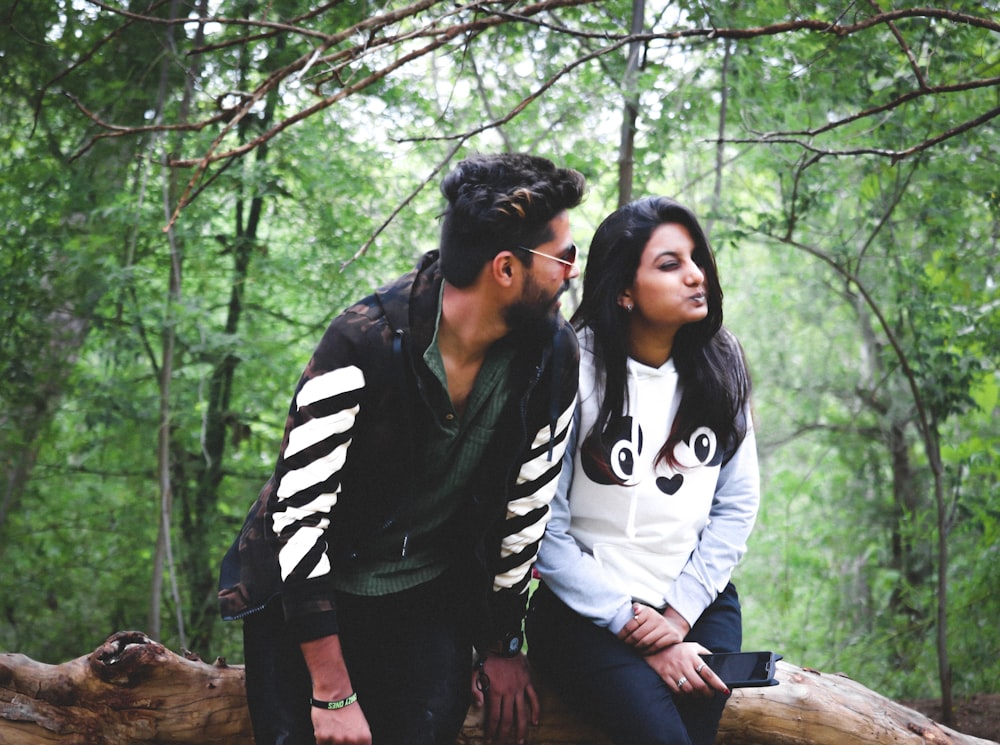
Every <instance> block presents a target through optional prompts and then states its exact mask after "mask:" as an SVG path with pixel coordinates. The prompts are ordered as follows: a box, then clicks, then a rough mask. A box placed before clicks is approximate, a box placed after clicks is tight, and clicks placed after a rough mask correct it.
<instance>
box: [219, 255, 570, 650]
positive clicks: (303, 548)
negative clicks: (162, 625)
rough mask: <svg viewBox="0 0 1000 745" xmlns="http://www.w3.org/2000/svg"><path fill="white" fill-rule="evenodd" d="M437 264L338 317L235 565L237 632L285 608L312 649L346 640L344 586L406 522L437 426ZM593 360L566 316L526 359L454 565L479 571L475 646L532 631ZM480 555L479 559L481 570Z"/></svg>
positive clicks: (226, 571) (518, 365)
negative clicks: (543, 556) (582, 382)
mask: <svg viewBox="0 0 1000 745" xmlns="http://www.w3.org/2000/svg"><path fill="white" fill-rule="evenodd" d="M441 282H442V278H441V274H440V270H439V266H438V262H437V252H431V253H429V254H427V255H426V256H425V257H423V259H422V260H421V261H420V263H419V264H418V266H417V267H416V268H415V269H414V270H413V271H411V272H410V273H408V274H406V275H404V276H403V277H401V278H400V279H398V280H397V281H395V282H393V283H391V284H389V285H387V286H385V287H383V288H381V289H379V290H377V291H376V292H375V293H374V294H372V295H371V296H369V297H367V298H365V299H363V300H361V301H360V302H358V303H357V304H355V305H354V306H352V307H350V308H348V309H347V310H346V311H344V312H343V313H342V314H341V315H339V316H338V317H336V318H335V319H334V320H333V321H332V323H331V324H330V326H329V328H328V329H327V331H326V333H325V334H324V335H323V338H322V340H321V341H320V343H319V346H318V347H317V348H316V350H315V352H314V353H313V356H312V359H311V360H310V361H309V363H308V365H307V367H306V369H305V371H304V372H303V374H302V377H301V378H300V380H299V383H298V385H297V387H296V390H295V394H294V397H293V400H292V403H291V406H290V408H289V414H288V419H287V422H286V425H285V435H284V438H283V440H282V444H281V451H280V454H279V457H278V461H277V465H276V467H275V470H274V472H273V474H272V476H271V478H270V479H269V480H268V481H267V483H266V484H265V485H264V488H263V489H262V490H261V492H260V495H259V496H258V498H257V501H256V502H255V503H254V505H253V506H252V508H251V509H250V512H249V514H248V515H247V518H246V520H245V522H244V525H243V529H242V530H241V532H240V534H239V536H238V537H237V539H236V541H235V542H234V543H233V545H232V547H231V548H230V550H229V552H228V553H227V555H226V557H225V559H224V560H223V563H222V570H221V575H220V590H219V600H220V606H221V611H222V615H223V617H224V618H226V619H235V618H242V617H245V616H246V615H248V614H250V613H253V612H255V611H257V610H260V609H261V608H263V607H264V605H265V604H267V603H268V602H269V601H270V600H271V599H273V598H276V597H278V596H280V597H281V600H282V603H283V604H284V609H285V617H286V620H287V622H288V628H289V633H290V634H292V635H293V636H294V637H296V638H297V640H298V641H306V640H308V639H314V638H318V637H320V636H325V635H328V634H332V633H336V632H337V629H338V625H337V618H336V604H335V601H334V593H333V587H332V583H331V576H332V573H334V572H336V570H337V567H338V566H339V565H343V562H349V561H351V560H352V559H356V558H357V557H358V555H359V552H363V551H364V549H365V543H366V541H365V539H366V537H368V538H370V537H371V536H372V535H374V534H375V533H376V532H377V531H379V530H384V529H385V528H386V526H388V525H390V524H392V522H393V521H394V520H396V519H398V516H399V514H400V513H401V512H403V511H405V503H406V499H407V498H408V489H409V484H410V483H411V481H412V474H413V472H414V467H415V463H414V458H413V450H414V443H413V439H414V438H413V436H412V429H413V428H412V427H411V424H410V422H411V421H412V418H413V417H419V416H429V415H430V409H429V407H428V404H427V402H426V400H425V399H424V395H423V383H422V381H423V380H424V379H426V376H427V375H429V374H430V373H429V371H428V370H427V367H426V364H425V363H424V361H423V357H422V355H423V351H424V350H425V349H426V348H427V345H428V344H429V343H430V341H431V339H432V338H433V333H434V325H435V321H436V317H437V307H438V299H439V296H440V288H441ZM578 359H579V353H578V349H577V344H576V339H575V336H574V335H573V333H572V331H571V330H570V328H569V326H568V324H566V323H565V321H563V320H562V319H560V320H559V324H558V327H557V329H556V331H555V333H554V334H553V335H552V337H551V338H549V339H545V340H542V341H539V342H537V343H534V344H533V345H532V344H524V345H521V347H519V351H518V352H517V353H516V354H515V357H514V360H513V362H512V365H513V368H512V375H511V377H510V380H511V381H512V395H511V396H510V400H509V403H508V405H507V406H506V407H505V410H504V411H503V413H502V414H501V417H500V421H499V422H498V423H497V427H496V429H495V435H494V437H493V441H492V442H491V443H490V445H489V452H490V457H489V458H487V459H486V461H487V462H486V463H484V464H483V467H482V468H479V469H477V476H476V483H472V484H469V488H468V495H469V498H468V504H466V505H464V506H463V515H462V520H461V523H460V525H461V529H460V530H458V531H456V532H458V533H460V535H456V536H453V537H452V538H451V539H450V540H451V541H453V542H454V546H451V547H450V548H454V550H455V552H456V555H457V556H459V557H461V560H462V561H463V564H465V565H472V566H475V567H476V575H477V579H476V581H475V582H474V586H475V587H476V588H478V592H477V593H476V598H477V601H476V608H477V609H478V612H477V613H475V617H476V619H477V621H476V624H477V625H476V629H475V634H476V639H477V645H479V646H480V647H481V648H482V645H485V644H492V643H494V642H495V641H497V640H501V639H503V638H505V637H506V636H507V635H509V634H515V633H518V632H519V631H520V629H521V623H522V621H523V617H524V612H525V605H526V599H527V588H528V582H529V580H530V577H531V567H532V564H533V562H534V558H535V555H536V553H537V550H538V545H539V543H540V541H541V537H542V533H543V532H544V527H545V524H546V522H547V520H548V516H549V502H550V501H551V499H552V496H553V494H554V492H555V488H556V483H557V481H558V476H559V471H560V468H561V461H562V455H563V451H564V449H565V443H566V436H567V433H568V428H569V425H570V422H571V419H572V412H573V407H574V403H575V400H576V387H577V368H578ZM469 557H475V559H476V560H475V561H471V562H470V561H469Z"/></svg>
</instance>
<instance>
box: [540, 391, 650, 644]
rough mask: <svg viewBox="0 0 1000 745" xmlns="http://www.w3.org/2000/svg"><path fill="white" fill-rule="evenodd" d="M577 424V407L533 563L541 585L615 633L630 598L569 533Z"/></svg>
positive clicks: (629, 606) (629, 610)
mask: <svg viewBox="0 0 1000 745" xmlns="http://www.w3.org/2000/svg"><path fill="white" fill-rule="evenodd" d="M579 426H580V417H579V410H577V413H576V415H575V417H574V421H573V428H572V430H571V433H570V437H569V442H568V444H567V447H566V454H565V455H564V456H563V469H562V475H561V477H560V479H559V484H558V487H557V489H556V494H555V497H554V498H553V500H552V505H551V507H552V517H551V518H550V519H549V524H548V526H547V528H546V531H545V539H544V540H543V541H542V546H541V550H540V551H539V554H538V563H537V565H536V566H537V569H538V573H539V575H541V577H542V579H543V580H544V581H545V584H546V585H548V586H549V588H550V589H551V590H552V591H553V592H554V593H555V594H556V595H557V596H558V597H559V599H560V600H562V601H563V602H564V603H566V605H568V606H569V607H570V608H572V609H573V610H574V611H576V612H577V613H579V614H580V615H581V616H583V617H585V618H589V619H590V620H591V621H593V622H594V623H595V624H596V625H598V626H602V627H604V628H607V629H609V630H610V631H611V632H612V633H615V634H617V633H618V632H619V631H620V630H621V628H622V627H623V626H624V625H625V624H626V623H627V622H628V620H629V619H630V618H631V617H632V598H631V597H630V596H629V595H628V594H627V593H624V592H622V591H621V590H620V589H618V588H616V587H615V586H614V584H613V583H612V582H611V581H610V579H609V578H608V577H606V576H605V574H604V570H603V569H602V568H601V567H600V565H599V564H598V563H597V562H596V561H595V560H594V557H593V556H592V555H590V554H589V553H587V552H585V551H583V550H582V549H581V548H580V545H579V544H578V543H577V542H576V540H575V539H574V538H573V536H571V535H570V534H569V525H570V504H569V493H570V491H571V487H572V485H573V469H574V459H575V454H576V449H577V442H578V439H579V432H578V429H579Z"/></svg>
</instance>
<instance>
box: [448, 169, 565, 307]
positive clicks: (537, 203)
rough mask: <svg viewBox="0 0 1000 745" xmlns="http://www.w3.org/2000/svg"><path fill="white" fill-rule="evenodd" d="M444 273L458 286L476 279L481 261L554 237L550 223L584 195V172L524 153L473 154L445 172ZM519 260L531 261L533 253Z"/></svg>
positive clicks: (480, 267) (527, 262) (522, 255)
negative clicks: (447, 172) (558, 166)
mask: <svg viewBox="0 0 1000 745" xmlns="http://www.w3.org/2000/svg"><path fill="white" fill-rule="evenodd" d="M441 191H442V193H443V194H444V196H445V198H446V199H447V200H448V206H447V208H446V209H445V212H444V221H443V223H442V225H441V271H442V273H443V274H444V277H445V279H447V280H448V281H449V282H450V283H451V284H453V285H454V286H455V287H467V286H469V285H470V284H472V283H473V281H475V279H476V277H477V276H478V275H479V272H480V271H481V270H482V268H483V265H484V264H485V263H486V262H488V261H490V260H491V259H492V258H493V257H494V256H496V255H497V254H498V253H500V252H501V251H504V250H512V249H514V248H515V247H516V246H523V247H525V248H535V247H536V246H539V245H541V244H542V243H545V242H547V241H550V240H552V238H553V237H554V236H553V235H552V231H551V230H550V229H549V225H548V224H549V222H550V221H551V220H552V218H554V217H555V216H556V215H558V214H560V213H561V212H563V211H564V210H568V209H572V208H573V207H576V206H577V205H578V204H579V203H580V202H581V200H582V199H583V192H584V178H583V174H581V173H579V172H578V171H574V170H572V169H570V168H556V166H555V165H554V164H553V163H552V162H551V161H549V160H547V159H545V158H540V157H537V156H533V155H526V154H523V153H499V154H496V155H473V156H471V157H469V158H466V159H465V160H463V161H461V162H460V163H459V164H458V165H457V166H456V167H455V169H454V170H453V171H452V172H451V173H449V174H448V175H447V176H445V178H444V181H443V182H442V183H441ZM518 258H520V259H521V260H522V261H524V262H525V263H526V264H529V265H530V261H531V254H528V253H526V252H523V251H520V252H518Z"/></svg>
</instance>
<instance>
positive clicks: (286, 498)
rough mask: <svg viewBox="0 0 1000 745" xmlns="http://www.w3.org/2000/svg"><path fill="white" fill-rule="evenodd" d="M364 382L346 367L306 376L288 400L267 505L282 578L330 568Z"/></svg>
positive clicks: (293, 578) (307, 576)
mask: <svg viewBox="0 0 1000 745" xmlns="http://www.w3.org/2000/svg"><path fill="white" fill-rule="evenodd" d="M364 385H365V379H364V375H363V374H362V372H361V370H360V368H358V367H356V366H354V365H348V366H345V367H340V368H336V369H333V370H329V371H327V372H323V373H321V374H318V375H314V376H313V377H311V378H309V379H307V380H306V381H305V382H304V383H303V384H302V385H301V386H300V387H299V389H298V392H297V393H296V395H295V398H294V400H293V402H292V407H291V411H290V413H289V417H290V418H289V425H288V433H287V436H286V439H285V446H284V448H283V450H282V452H281V456H280V458H279V461H278V467H277V469H276V472H275V475H276V482H277V483H276V488H275V491H274V494H273V496H272V498H271V501H270V503H269V505H268V512H269V525H270V528H271V531H272V533H273V535H274V536H275V537H276V538H277V540H278V543H279V549H278V563H279V566H280V570H281V579H282V582H289V581H292V582H296V581H302V580H310V579H315V578H317V577H322V576H324V575H327V574H329V572H330V562H329V558H328V557H327V553H326V540H325V534H326V529H327V528H328V527H329V525H330V512H331V511H332V510H333V507H334V505H336V504H337V498H338V496H339V495H340V489H341V481H340V474H341V469H342V468H343V466H344V463H345V461H346V458H347V451H348V448H349V447H350V445H351V433H352V431H353V429H354V423H355V421H356V420H357V416H358V412H359V408H360V407H359V403H358V401H359V396H360V393H361V391H362V390H363V388H364Z"/></svg>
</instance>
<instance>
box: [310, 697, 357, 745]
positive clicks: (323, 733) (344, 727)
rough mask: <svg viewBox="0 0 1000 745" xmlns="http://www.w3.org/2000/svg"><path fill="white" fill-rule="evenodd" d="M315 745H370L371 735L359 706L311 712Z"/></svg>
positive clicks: (315, 709) (352, 705)
mask: <svg viewBox="0 0 1000 745" xmlns="http://www.w3.org/2000/svg"><path fill="white" fill-rule="evenodd" d="M312 724H313V733H314V734H315V736H316V745H372V733H371V730H370V729H368V720H367V719H366V718H365V713H364V711H362V709H361V706H360V704H351V705H350V706H345V707H344V708H343V709H337V710H335V711H328V710H326V709H317V708H315V707H313V710H312Z"/></svg>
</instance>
